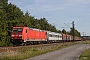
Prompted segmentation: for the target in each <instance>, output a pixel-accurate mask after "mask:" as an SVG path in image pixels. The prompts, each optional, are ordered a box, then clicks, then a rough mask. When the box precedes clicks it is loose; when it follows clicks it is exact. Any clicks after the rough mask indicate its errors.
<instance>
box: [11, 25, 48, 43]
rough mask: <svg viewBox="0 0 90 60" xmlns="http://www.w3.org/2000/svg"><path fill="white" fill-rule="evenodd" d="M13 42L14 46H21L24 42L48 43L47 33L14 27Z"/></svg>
mask: <svg viewBox="0 0 90 60" xmlns="http://www.w3.org/2000/svg"><path fill="white" fill-rule="evenodd" d="M11 41H12V42H13V44H18V43H19V44H21V43H23V42H25V43H26V42H38V41H41V42H43V41H47V36H46V31H44V30H39V29H33V28H28V27H23V26H22V27H13V30H12V33H11Z"/></svg>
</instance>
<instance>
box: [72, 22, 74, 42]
mask: <svg viewBox="0 0 90 60" xmlns="http://www.w3.org/2000/svg"><path fill="white" fill-rule="evenodd" d="M72 30H73V41H74V21H72Z"/></svg>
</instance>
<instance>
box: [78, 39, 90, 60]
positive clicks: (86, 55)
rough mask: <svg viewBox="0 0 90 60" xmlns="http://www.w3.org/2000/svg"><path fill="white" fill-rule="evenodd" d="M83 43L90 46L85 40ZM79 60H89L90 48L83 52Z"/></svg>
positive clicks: (89, 42)
mask: <svg viewBox="0 0 90 60" xmlns="http://www.w3.org/2000/svg"><path fill="white" fill-rule="evenodd" d="M84 43H86V44H90V41H88V40H87V41H86V42H84ZM79 58H80V60H90V48H89V49H87V50H85V51H83V52H82V54H81V55H80V57H79Z"/></svg>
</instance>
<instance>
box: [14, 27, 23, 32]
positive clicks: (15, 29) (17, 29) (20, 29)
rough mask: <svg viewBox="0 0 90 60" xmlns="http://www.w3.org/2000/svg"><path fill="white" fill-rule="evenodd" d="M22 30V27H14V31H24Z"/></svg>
mask: <svg viewBox="0 0 90 60" xmlns="http://www.w3.org/2000/svg"><path fill="white" fill-rule="evenodd" d="M22 30H23V29H22V28H14V29H13V32H22Z"/></svg>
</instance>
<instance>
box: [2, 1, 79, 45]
mask: <svg viewBox="0 0 90 60" xmlns="http://www.w3.org/2000/svg"><path fill="white" fill-rule="evenodd" d="M13 26H28V27H30V28H37V29H41V30H48V31H53V32H59V33H65V34H71V35H72V29H71V31H70V32H66V30H65V29H63V30H62V31H61V30H57V29H56V27H55V26H54V25H52V24H50V23H48V20H46V18H40V19H37V18H35V17H34V16H31V15H30V14H29V12H28V11H27V12H25V13H24V12H23V11H21V9H20V8H19V7H17V6H16V5H14V4H12V3H8V0H0V46H9V45H12V43H11V42H10V34H11V31H12V27H13ZM75 34H76V35H77V36H80V33H79V32H78V31H77V30H75Z"/></svg>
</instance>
